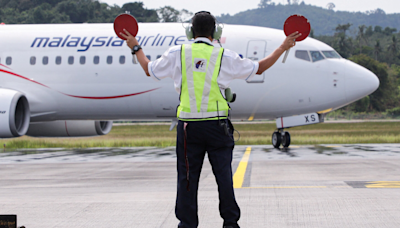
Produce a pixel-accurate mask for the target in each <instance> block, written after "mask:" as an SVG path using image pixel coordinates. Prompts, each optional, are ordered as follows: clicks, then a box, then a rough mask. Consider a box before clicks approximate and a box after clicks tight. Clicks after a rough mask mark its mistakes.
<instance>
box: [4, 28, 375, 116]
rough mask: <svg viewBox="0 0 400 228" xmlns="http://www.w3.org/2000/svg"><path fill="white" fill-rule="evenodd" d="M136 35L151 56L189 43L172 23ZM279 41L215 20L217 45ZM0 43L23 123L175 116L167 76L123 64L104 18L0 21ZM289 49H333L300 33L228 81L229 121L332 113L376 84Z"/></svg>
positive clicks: (355, 70) (347, 67)
mask: <svg viewBox="0 0 400 228" xmlns="http://www.w3.org/2000/svg"><path fill="white" fill-rule="evenodd" d="M137 38H138V40H139V42H140V44H141V46H142V47H143V50H144V52H145V54H146V55H148V56H150V57H151V60H155V59H156V58H157V57H158V56H159V55H162V54H163V53H164V52H165V51H166V50H167V49H168V48H169V47H171V46H173V45H181V44H183V43H190V41H188V40H187V39H186V37H185V35H184V29H183V28H182V25H181V24H180V23H141V24H139V33H138V36H137ZM284 38H285V35H284V33H283V31H281V30H276V29H270V28H262V27H253V26H241V25H225V28H224V30H223V34H222V46H223V47H224V48H227V49H230V50H233V51H235V52H237V53H238V54H241V55H242V56H243V57H247V58H251V59H253V60H260V59H261V58H263V57H265V56H267V55H269V54H270V53H272V52H273V51H274V50H275V49H276V48H277V47H278V46H279V45H280V44H281V43H282V41H283V40H284ZM0 44H1V49H0V58H1V59H0V63H1V64H2V65H0V87H1V88H7V89H12V90H16V91H19V92H21V93H23V94H25V95H26V97H27V99H28V102H29V106H30V111H31V121H32V122H38V121H50V120H89V119H90V120H118V119H171V118H173V117H175V111H176V107H177V105H178V104H179V94H177V93H176V92H175V90H174V87H173V81H172V80H170V79H166V80H162V81H159V82H156V81H154V80H153V79H151V78H150V77H147V76H146V75H145V73H144V71H143V70H142V68H141V67H140V64H134V63H133V62H132V56H131V54H130V50H129V49H128V48H127V46H126V44H125V43H124V42H123V41H122V40H120V39H119V38H117V37H116V36H115V34H114V30H113V25H112V24H79V25H76V24H67V25H60V24H52V25H3V26H0ZM216 45H218V44H216ZM296 50H305V51H334V50H333V49H332V48H331V47H330V46H328V45H326V44H324V43H322V42H319V41H317V40H315V39H312V38H307V39H306V40H304V41H302V42H298V43H297V44H296V46H295V47H294V48H292V49H291V50H290V53H289V56H288V59H287V60H286V63H282V58H283V56H282V57H281V58H280V59H279V60H278V61H277V63H276V64H275V65H274V66H272V67H271V68H270V69H268V70H267V71H266V72H265V73H264V74H263V75H256V76H255V78H254V79H253V81H252V82H246V81H243V80H235V81H233V82H232V83H231V85H230V87H231V89H232V90H233V91H234V92H236V93H237V99H236V102H234V103H232V104H231V107H232V112H231V114H232V117H233V118H234V119H249V118H250V119H253V118H255V119H260V118H262V119H271V118H277V117H282V116H292V115H299V114H303V113H310V112H319V111H322V110H327V109H332V110H334V109H337V108H339V107H342V106H344V105H346V104H349V103H351V102H353V101H355V100H358V99H360V98H362V97H364V96H366V95H368V94H370V93H372V92H373V91H375V90H376V88H377V87H378V85H379V81H378V79H377V77H376V76H375V75H374V74H373V73H371V72H370V71H368V70H366V69H365V68H363V67H361V66H359V65H357V64H355V63H352V62H350V61H348V60H346V59H343V58H325V59H323V60H320V61H316V62H313V61H312V60H311V61H306V60H303V59H300V58H297V57H296V56H295V55H296ZM308 53H309V52H308ZM309 54H310V53H309ZM96 56H97V57H96ZM110 56H111V57H110ZM121 56H124V57H121ZM10 58H11V62H10ZM83 58H84V59H85V62H84V63H83V62H81V61H83ZM97 58H98V59H99V63H98V64H96V63H94V61H95V60H94V59H97ZM111 58H112V63H111V62H110V60H111ZM123 58H125V63H124V64H121V63H120V60H121V61H122V59H123ZM46 59H47V60H48V63H47V64H46ZM60 59H61V63H60V64H57V63H56V61H58V60H60ZM72 59H73V61H72ZM107 61H109V62H107ZM222 64H223V63H222Z"/></svg>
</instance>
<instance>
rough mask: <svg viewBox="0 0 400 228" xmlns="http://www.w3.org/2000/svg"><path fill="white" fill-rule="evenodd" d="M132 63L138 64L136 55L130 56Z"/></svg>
mask: <svg viewBox="0 0 400 228" xmlns="http://www.w3.org/2000/svg"><path fill="white" fill-rule="evenodd" d="M132 61H133V64H138V59H137V57H136V55H132Z"/></svg>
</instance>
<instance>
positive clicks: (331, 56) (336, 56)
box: [322, 51, 340, 59]
mask: <svg viewBox="0 0 400 228" xmlns="http://www.w3.org/2000/svg"><path fill="white" fill-rule="evenodd" d="M322 54H324V55H325V57H326V58H328V59H340V55H339V54H338V53H337V52H336V51H322Z"/></svg>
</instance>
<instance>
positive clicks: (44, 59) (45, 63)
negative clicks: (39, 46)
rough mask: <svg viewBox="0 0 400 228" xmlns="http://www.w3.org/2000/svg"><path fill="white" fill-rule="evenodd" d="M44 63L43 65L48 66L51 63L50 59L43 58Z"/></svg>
mask: <svg viewBox="0 0 400 228" xmlns="http://www.w3.org/2000/svg"><path fill="white" fill-rule="evenodd" d="M42 63H43V65H47V64H48V63H49V57H47V56H43V59H42Z"/></svg>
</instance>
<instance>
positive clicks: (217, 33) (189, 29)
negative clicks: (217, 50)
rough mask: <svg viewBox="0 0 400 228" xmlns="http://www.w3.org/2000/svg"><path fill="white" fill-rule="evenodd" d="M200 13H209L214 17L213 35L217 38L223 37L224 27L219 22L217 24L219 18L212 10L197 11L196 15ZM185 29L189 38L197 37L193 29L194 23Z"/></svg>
mask: <svg viewBox="0 0 400 228" xmlns="http://www.w3.org/2000/svg"><path fill="white" fill-rule="evenodd" d="M199 13H208V14H210V15H211V16H212V17H213V18H214V21H215V27H214V31H213V32H212V34H211V36H212V38H213V39H215V40H219V39H221V35H222V27H221V26H220V25H219V24H217V19H216V18H215V17H214V16H213V15H212V14H211V13H210V12H207V11H200V12H197V13H196V14H195V15H194V16H196V15H197V14H199ZM192 20H193V18H192ZM185 31H186V37H187V39H188V40H191V39H193V38H194V37H195V34H194V31H193V25H189V26H187V27H186V28H185Z"/></svg>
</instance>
